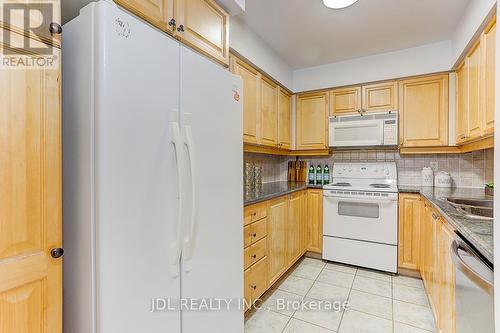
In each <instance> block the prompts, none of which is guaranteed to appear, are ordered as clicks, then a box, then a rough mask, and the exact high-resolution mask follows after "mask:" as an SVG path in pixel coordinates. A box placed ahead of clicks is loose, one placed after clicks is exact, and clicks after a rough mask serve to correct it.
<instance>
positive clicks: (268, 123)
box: [257, 77, 278, 147]
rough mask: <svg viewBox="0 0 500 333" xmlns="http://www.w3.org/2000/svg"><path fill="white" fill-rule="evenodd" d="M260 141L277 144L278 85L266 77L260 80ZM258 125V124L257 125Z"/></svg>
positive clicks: (267, 144)
mask: <svg viewBox="0 0 500 333" xmlns="http://www.w3.org/2000/svg"><path fill="white" fill-rule="evenodd" d="M257 124H258V125H257V126H258V127H260V143H261V144H263V145H266V146H272V147H275V146H277V145H278V86H277V85H276V84H274V83H273V82H272V81H271V80H269V79H267V78H266V77H262V79H261V81H260V123H257ZM259 125H260V126H259Z"/></svg>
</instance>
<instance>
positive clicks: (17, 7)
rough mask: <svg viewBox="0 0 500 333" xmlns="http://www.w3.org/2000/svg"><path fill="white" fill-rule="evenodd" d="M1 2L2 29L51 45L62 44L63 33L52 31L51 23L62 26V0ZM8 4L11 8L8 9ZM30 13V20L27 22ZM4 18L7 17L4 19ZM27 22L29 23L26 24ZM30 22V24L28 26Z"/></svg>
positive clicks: (0, 20) (0, 18) (0, 26)
mask: <svg viewBox="0 0 500 333" xmlns="http://www.w3.org/2000/svg"><path fill="white" fill-rule="evenodd" d="M0 3H1V5H0V29H1V28H5V29H8V30H10V31H13V32H16V33H18V34H23V35H26V36H28V37H29V38H31V39H32V40H36V41H41V42H44V43H47V44H49V45H54V46H60V45H61V34H60V33H55V34H52V33H51V32H50V24H51V23H57V24H59V25H60V26H62V21H61V0H44V1H21V0H14V1H5V0H3V1H0ZM8 6H9V7H10V10H8V8H9V7H8ZM28 13H29V14H28ZM28 15H29V17H30V18H29V22H25V18H26V17H27V16H28ZM4 18H6V19H5V20H4ZM25 23H27V24H26V25H25ZM28 24H29V26H27V25H28ZM21 45H22V44H21Z"/></svg>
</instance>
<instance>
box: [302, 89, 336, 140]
mask: <svg viewBox="0 0 500 333" xmlns="http://www.w3.org/2000/svg"><path fill="white" fill-rule="evenodd" d="M327 119H328V93H327V92H321V93H312V94H303V95H298V96H297V111H296V139H297V145H296V148H297V149H298V150H308V149H325V148H327V137H328V135H327V133H328V121H327Z"/></svg>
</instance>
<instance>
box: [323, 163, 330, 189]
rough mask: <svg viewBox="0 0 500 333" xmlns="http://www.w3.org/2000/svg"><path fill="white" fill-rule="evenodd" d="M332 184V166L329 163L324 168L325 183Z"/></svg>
mask: <svg viewBox="0 0 500 333" xmlns="http://www.w3.org/2000/svg"><path fill="white" fill-rule="evenodd" d="M327 184H330V168H329V167H328V164H325V168H324V169H323V185H327Z"/></svg>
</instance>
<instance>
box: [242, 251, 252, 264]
mask: <svg viewBox="0 0 500 333" xmlns="http://www.w3.org/2000/svg"><path fill="white" fill-rule="evenodd" d="M250 266H252V247H251V246H249V247H247V248H245V250H244V252H243V269H247V268H248V267H250Z"/></svg>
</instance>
